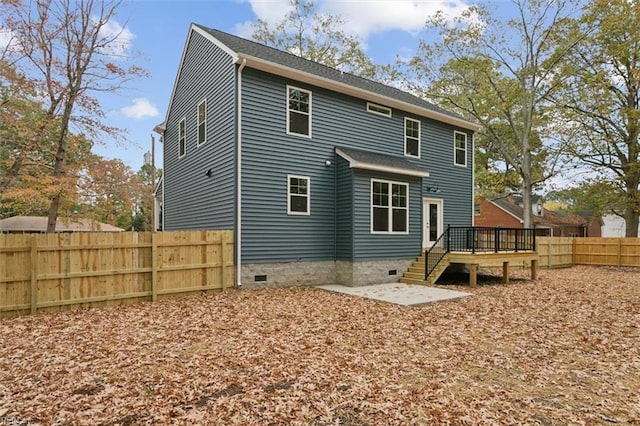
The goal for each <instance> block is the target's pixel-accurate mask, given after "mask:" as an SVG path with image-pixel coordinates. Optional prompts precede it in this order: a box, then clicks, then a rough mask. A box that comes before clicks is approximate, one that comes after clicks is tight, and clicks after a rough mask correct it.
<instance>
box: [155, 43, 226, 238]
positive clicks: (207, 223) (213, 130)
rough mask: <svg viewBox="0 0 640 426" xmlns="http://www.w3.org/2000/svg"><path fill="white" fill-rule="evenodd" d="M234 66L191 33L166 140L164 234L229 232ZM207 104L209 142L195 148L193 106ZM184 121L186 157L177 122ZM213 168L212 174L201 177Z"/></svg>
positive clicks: (195, 115)
mask: <svg viewBox="0 0 640 426" xmlns="http://www.w3.org/2000/svg"><path fill="white" fill-rule="evenodd" d="M235 84H236V83H235V65H234V64H233V63H232V60H231V57H230V56H229V55H228V54H226V53H224V52H223V51H222V50H221V49H219V48H218V47H216V46H215V45H214V44H213V43H211V42H210V41H208V40H206V39H205V38H204V37H202V36H201V35H200V34H198V33H196V32H192V36H191V39H190V40H189V43H188V46H187V47H186V52H185V56H184V61H183V64H182V68H181V69H180V70H179V75H178V80H177V83H176V88H175V93H174V96H173V102H172V104H171V105H169V114H168V117H167V122H166V128H167V130H166V132H165V135H164V147H163V149H164V190H165V200H164V224H165V229H167V230H175V229H231V228H233V226H234V217H235V215H234V209H235V178H234V173H235V153H234V146H235V145H234V141H235V114H236V110H235V99H236V97H235V96H236V95H235ZM205 98H206V99H207V141H206V143H204V144H202V145H200V146H197V110H196V109H197V105H198V103H200V102H201V101H202V100H203V99H205ZM183 117H184V118H186V124H187V126H186V155H185V156H184V157H182V158H178V122H179V121H180V120H181V119H182V118H183ZM209 169H212V171H213V175H212V176H211V177H207V176H206V175H205V173H206V172H207V170H209Z"/></svg>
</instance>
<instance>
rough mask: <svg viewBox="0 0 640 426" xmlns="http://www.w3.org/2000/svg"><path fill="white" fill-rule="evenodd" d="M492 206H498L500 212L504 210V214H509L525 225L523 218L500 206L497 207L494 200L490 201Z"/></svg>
mask: <svg viewBox="0 0 640 426" xmlns="http://www.w3.org/2000/svg"><path fill="white" fill-rule="evenodd" d="M488 201H489V202H490V203H491V204H493V205H494V206H496V207H497V208H499V209H500V210H502V211H503V212H505V213H506V214H508V215H509V216H511V217H513V218H515V219H517V220H518V221H519V222H520V223H524V219H522V218H521V217H518V216H516V215H515V214H513V213H511V212H510V211H509V210H507V209H503V208H502V207H500V206H499V205H497V204H496V203H494V202H493V201H492V200H488Z"/></svg>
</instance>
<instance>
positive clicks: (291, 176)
mask: <svg viewBox="0 0 640 426" xmlns="http://www.w3.org/2000/svg"><path fill="white" fill-rule="evenodd" d="M291 178H294V179H305V180H306V181H307V211H306V212H294V211H291V195H298V196H299V194H291ZM287 214H288V215H290V216H310V215H311V178H310V177H309V176H300V175H287Z"/></svg>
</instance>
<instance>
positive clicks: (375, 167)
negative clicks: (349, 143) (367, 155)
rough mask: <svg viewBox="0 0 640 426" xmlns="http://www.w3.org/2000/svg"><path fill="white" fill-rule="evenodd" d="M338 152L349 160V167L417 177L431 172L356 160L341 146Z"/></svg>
mask: <svg viewBox="0 0 640 426" xmlns="http://www.w3.org/2000/svg"><path fill="white" fill-rule="evenodd" d="M336 154H338V155H339V156H341V157H342V158H344V159H345V160H347V161H348V162H349V167H350V168H352V169H365V170H373V171H376V172H384V173H395V174H398V175H405V176H416V177H429V172H427V171H426V170H425V171H420V170H407V169H403V168H399V167H391V166H381V165H379V164H371V163H364V162H361V161H357V160H354V159H353V158H352V157H350V156H349V155H347V154H346V153H345V152H344V151H342V150H341V149H340V148H336Z"/></svg>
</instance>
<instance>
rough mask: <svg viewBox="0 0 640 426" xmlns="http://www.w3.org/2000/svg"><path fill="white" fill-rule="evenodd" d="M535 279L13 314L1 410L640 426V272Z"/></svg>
mask: <svg viewBox="0 0 640 426" xmlns="http://www.w3.org/2000/svg"><path fill="white" fill-rule="evenodd" d="M518 274H519V272H517V271H516V272H514V273H513V278H512V283H511V284H509V285H502V284H497V285H494V284H492V283H491V282H492V281H491V280H490V281H488V282H485V283H484V285H480V287H478V288H477V289H472V290H470V289H469V288H468V287H464V290H465V291H472V292H473V293H475V295H474V296H473V297H469V298H465V299H462V300H458V301H455V302H447V303H439V304H432V305H427V306H422V307H401V306H396V305H391V304H386V303H380V302H375V301H371V300H367V299H360V298H353V297H349V296H343V295H338V294H334V293H329V292H324V291H321V290H316V289H313V288H290V289H268V290H252V291H228V292H225V293H222V294H215V295H207V296H202V297H195V298H183V299H170V300H164V301H161V302H158V303H154V304H151V303H145V304H140V305H134V306H122V307H116V308H108V309H94V310H85V311H73V312H63V313H57V314H39V315H35V316H29V317H21V318H16V319H11V320H1V321H0V348H1V351H2V357H0V413H1V416H3V417H0V419H3V418H6V419H20V420H23V421H26V420H27V419H29V420H31V421H32V423H31V424H92V425H93V424H100V425H134V424H184V425H187V424H287V423H292V424H308V425H332V424H342V425H373V424H442V423H451V424H496V423H498V424H567V423H569V424H571V423H575V424H610V423H615V424H639V423H640V328H639V324H640V274H639V273H638V271H637V270H635V269H632V268H626V269H622V268H620V269H617V268H589V267H574V268H572V269H563V270H555V271H540V278H539V280H538V281H536V282H531V281H527V280H519V279H518ZM523 276H524V275H523ZM462 282H464V281H462ZM456 289H460V288H459V287H457V288H456ZM0 424H1V422H0Z"/></svg>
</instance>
